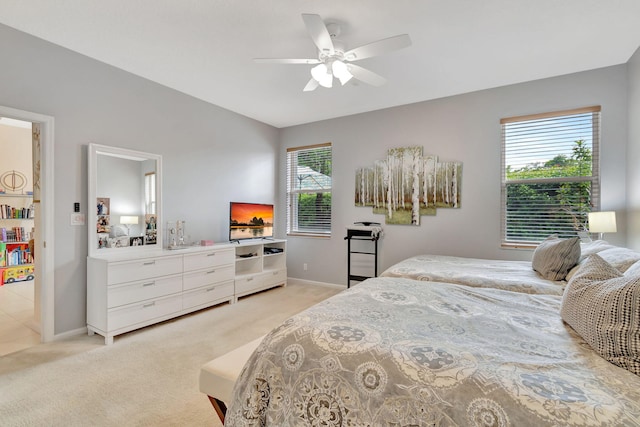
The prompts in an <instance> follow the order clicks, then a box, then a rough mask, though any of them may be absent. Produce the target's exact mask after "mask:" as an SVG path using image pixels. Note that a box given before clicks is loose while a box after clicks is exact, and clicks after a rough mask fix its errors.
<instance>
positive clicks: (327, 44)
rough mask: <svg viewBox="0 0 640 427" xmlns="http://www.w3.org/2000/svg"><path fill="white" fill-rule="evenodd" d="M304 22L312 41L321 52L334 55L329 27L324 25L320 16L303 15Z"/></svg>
mask: <svg viewBox="0 0 640 427" xmlns="http://www.w3.org/2000/svg"><path fill="white" fill-rule="evenodd" d="M302 20H303V21H304V25H305V26H306V27H307V31H308V32H309V35H310V36H311V39H312V40H313V42H314V43H315V45H316V46H317V47H318V49H319V50H320V52H326V53H328V54H329V55H333V54H334V49H333V42H332V41H331V36H330V35H329V31H328V30H327V26H326V25H324V22H323V21H322V18H321V17H320V15H315V14H311V13H303V14H302Z"/></svg>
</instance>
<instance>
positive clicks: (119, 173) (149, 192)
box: [87, 144, 163, 256]
mask: <svg viewBox="0 0 640 427" xmlns="http://www.w3.org/2000/svg"><path fill="white" fill-rule="evenodd" d="M88 155H89V161H88V176H89V202H88V203H89V209H88V212H89V214H88V215H87V225H88V229H89V232H88V236H89V256H93V255H99V254H107V253H112V252H116V251H117V252H125V251H141V250H148V249H161V248H162V241H163V240H162V227H160V226H159V225H160V224H161V222H160V219H161V212H160V211H161V206H162V204H161V194H162V187H161V183H162V173H161V172H162V156H161V155H159V154H150V153H143V152H140V151H133V150H127V149H124V148H117V147H108V146H105V145H98V144H89V153H88Z"/></svg>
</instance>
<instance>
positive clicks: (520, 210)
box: [501, 107, 600, 246]
mask: <svg viewBox="0 0 640 427" xmlns="http://www.w3.org/2000/svg"><path fill="white" fill-rule="evenodd" d="M501 125H502V188H501V195H502V244H503V245H506V246H513V245H515V246H517V245H518V244H523V245H528V244H529V245H530V244H535V243H538V242H541V241H542V240H544V239H545V238H546V237H547V236H549V235H550V234H558V235H559V236H560V237H571V236H576V235H577V232H578V231H582V230H585V229H586V223H587V214H588V213H589V212H590V211H591V210H598V208H599V205H600V172H599V140H600V107H588V108H583V109H578V110H570V111H561V112H554V113H545V114H538V115H534V116H521V117H513V118H508V119H503V120H501Z"/></svg>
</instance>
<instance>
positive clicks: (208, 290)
mask: <svg viewBox="0 0 640 427" xmlns="http://www.w3.org/2000/svg"><path fill="white" fill-rule="evenodd" d="M214 289H215V286H214V287H213V288H209V289H207V292H211V291H213V290H214Z"/></svg>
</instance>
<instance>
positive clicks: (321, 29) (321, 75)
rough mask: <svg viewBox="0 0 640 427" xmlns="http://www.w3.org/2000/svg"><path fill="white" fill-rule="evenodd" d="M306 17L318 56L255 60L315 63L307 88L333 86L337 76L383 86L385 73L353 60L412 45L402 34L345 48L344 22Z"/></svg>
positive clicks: (308, 89) (259, 60)
mask: <svg viewBox="0 0 640 427" xmlns="http://www.w3.org/2000/svg"><path fill="white" fill-rule="evenodd" d="M302 20H303V21H304V24H305V26H306V27H307V31H308V32H309V35H310V36H311V39H312V40H313V43H315V45H316V46H317V48H318V58H317V59H316V58H313V59H278V58H256V59H254V61H255V62H257V63H268V64H303V65H304V64H308V65H315V67H313V68H312V69H311V80H309V82H308V83H307V85H306V86H305V87H304V89H303V90H304V91H305V92H309V91H312V90H315V89H316V88H317V87H318V86H323V87H326V88H330V87H332V86H333V78H334V77H336V78H337V79H338V80H339V81H340V83H341V84H342V85H344V84H345V83H347V82H348V81H349V80H351V78H355V79H357V80H360V81H362V82H364V83H367V84H370V85H372V86H381V85H383V84H384V83H385V82H386V80H385V78H384V77H382V76H380V75H378V74H376V73H374V72H373V71H370V70H367V69H366V68H363V67H360V66H359V65H356V64H352V62H354V61H359V60H361V59H365V58H371V57H372V56H378V55H382V54H384V53H388V52H392V51H394V50H399V49H402V48H405V47H408V46H411V39H410V38H409V36H408V35H407V34H401V35H398V36H393V37H389V38H386V39H382V40H378V41H375V42H372V43H368V44H365V45H363V46H360V47H356V48H354V49H350V50H345V45H344V43H343V42H342V41H340V40H338V39H336V37H338V36H339V35H340V26H339V25H338V24H333V23H329V24H327V25H325V23H324V22H323V21H322V18H321V17H320V15H315V14H309V13H303V14H302Z"/></svg>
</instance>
